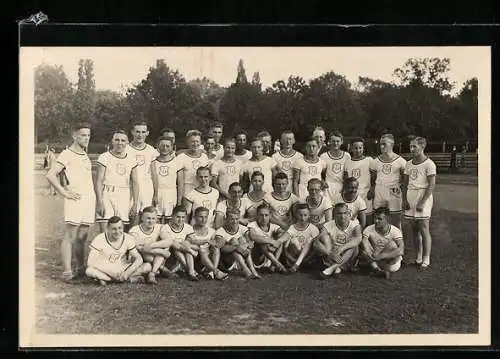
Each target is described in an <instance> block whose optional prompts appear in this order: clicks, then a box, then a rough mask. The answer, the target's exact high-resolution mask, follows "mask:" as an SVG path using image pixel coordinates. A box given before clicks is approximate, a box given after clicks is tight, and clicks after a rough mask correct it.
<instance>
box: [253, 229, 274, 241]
mask: <svg viewBox="0 0 500 359" xmlns="http://www.w3.org/2000/svg"><path fill="white" fill-rule="evenodd" d="M248 235H249V238H250V239H251V240H252V241H254V242H255V243H258V244H274V243H275V241H274V240H273V239H271V238H270V237H269V236H262V235H259V234H257V233H256V230H255V229H253V228H250V229H249V231H248Z"/></svg>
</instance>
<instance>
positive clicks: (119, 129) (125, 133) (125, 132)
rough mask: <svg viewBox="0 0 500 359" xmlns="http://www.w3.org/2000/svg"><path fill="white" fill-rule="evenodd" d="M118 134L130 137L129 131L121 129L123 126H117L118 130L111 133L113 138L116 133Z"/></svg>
mask: <svg viewBox="0 0 500 359" xmlns="http://www.w3.org/2000/svg"><path fill="white" fill-rule="evenodd" d="M116 134H118V135H125V136H127V138H128V134H127V131H125V130H123V129H121V128H117V129H116V130H114V131H113V132H112V133H111V138H113V136H114V135H116Z"/></svg>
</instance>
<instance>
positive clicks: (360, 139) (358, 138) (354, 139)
mask: <svg viewBox="0 0 500 359" xmlns="http://www.w3.org/2000/svg"><path fill="white" fill-rule="evenodd" d="M356 142H361V143H362V144H364V143H365V141H364V140H363V139H362V138H361V137H354V138H353V139H352V140H351V145H352V144H353V143H356Z"/></svg>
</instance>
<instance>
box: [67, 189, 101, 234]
mask: <svg viewBox="0 0 500 359" xmlns="http://www.w3.org/2000/svg"><path fill="white" fill-rule="evenodd" d="M70 189H71V188H70ZM74 191H75V192H77V193H80V195H81V196H82V197H81V198H80V199H79V200H76V201H75V200H72V199H66V198H65V199H64V221H65V222H66V223H69V224H73V225H76V226H79V225H89V226H90V225H91V224H92V223H94V221H95V202H96V199H95V193H94V192H93V191H92V190H87V191H85V192H83V191H78V190H74Z"/></svg>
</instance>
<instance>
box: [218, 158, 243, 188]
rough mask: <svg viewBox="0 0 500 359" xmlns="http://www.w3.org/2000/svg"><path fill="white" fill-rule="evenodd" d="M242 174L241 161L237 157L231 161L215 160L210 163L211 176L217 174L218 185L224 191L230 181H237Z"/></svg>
mask: <svg viewBox="0 0 500 359" xmlns="http://www.w3.org/2000/svg"><path fill="white" fill-rule="evenodd" d="M242 174H243V162H241V161H240V160H238V159H235V160H234V161H233V162H225V161H223V160H217V161H215V162H214V163H213V165H212V176H217V181H218V183H219V187H220V188H221V189H222V190H224V191H228V190H229V186H230V185H231V184H232V183H234V182H238V183H239V182H240V176H241V175H242Z"/></svg>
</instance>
